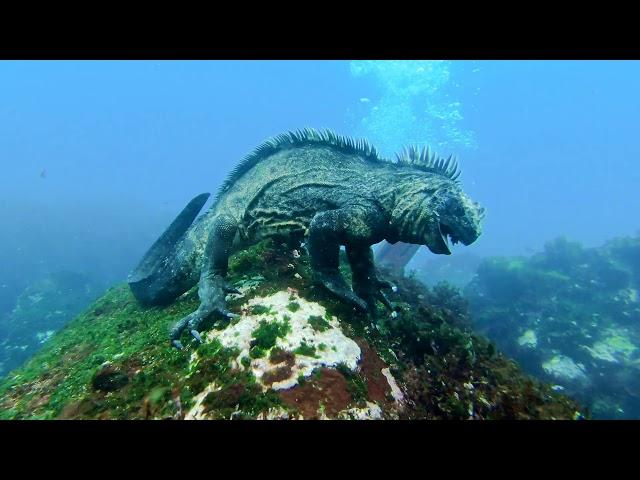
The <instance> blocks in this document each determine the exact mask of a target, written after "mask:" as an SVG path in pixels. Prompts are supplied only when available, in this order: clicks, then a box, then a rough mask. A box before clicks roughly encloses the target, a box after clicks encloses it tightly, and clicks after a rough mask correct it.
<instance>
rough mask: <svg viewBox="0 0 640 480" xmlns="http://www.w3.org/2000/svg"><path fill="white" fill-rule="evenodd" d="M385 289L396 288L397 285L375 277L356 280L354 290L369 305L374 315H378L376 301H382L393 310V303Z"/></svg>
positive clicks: (368, 307)
mask: <svg viewBox="0 0 640 480" xmlns="http://www.w3.org/2000/svg"><path fill="white" fill-rule="evenodd" d="M383 289H387V290H392V291H393V290H394V289H395V286H394V285H393V284H392V283H391V282H387V281H386V280H379V279H377V278H373V279H372V280H367V281H364V282H362V281H360V282H357V281H355V280H354V283H353V290H354V292H355V293H356V294H357V295H358V297H360V298H361V299H362V300H364V302H365V303H366V305H367V309H368V311H369V313H370V314H371V316H372V317H374V318H375V317H376V312H377V310H376V301H380V302H382V304H383V305H384V306H385V307H386V308H387V309H388V310H389V311H392V310H393V305H391V302H390V301H389V299H388V298H387V296H386V295H385V294H384V292H383V291H382V290H383Z"/></svg>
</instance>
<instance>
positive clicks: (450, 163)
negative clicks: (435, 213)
mask: <svg viewBox="0 0 640 480" xmlns="http://www.w3.org/2000/svg"><path fill="white" fill-rule="evenodd" d="M396 158H397V163H398V164H400V165H407V166H411V167H415V168H418V169H420V170H424V171H425V172H432V173H437V174H439V175H443V176H445V177H448V178H450V179H451V180H453V181H454V182H457V181H458V177H459V176H460V173H461V172H460V171H459V169H458V162H457V160H456V159H455V158H453V155H451V156H449V158H448V159H445V158H443V157H438V156H437V155H436V154H435V152H434V153H430V152H429V147H425V148H423V149H422V150H419V149H418V148H417V147H415V146H411V147H408V148H405V149H403V150H402V151H401V152H400V153H398V154H397V155H396Z"/></svg>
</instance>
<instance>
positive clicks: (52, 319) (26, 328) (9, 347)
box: [0, 271, 99, 376]
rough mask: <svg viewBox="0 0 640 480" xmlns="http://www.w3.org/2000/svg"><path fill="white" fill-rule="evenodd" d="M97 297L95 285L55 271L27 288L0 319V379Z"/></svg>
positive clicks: (83, 279)
mask: <svg viewBox="0 0 640 480" xmlns="http://www.w3.org/2000/svg"><path fill="white" fill-rule="evenodd" d="M98 295H99V290H98V287H97V285H96V284H95V282H93V281H92V280H91V279H89V278H88V277H86V276H85V275H82V274H79V273H74V272H65V271H62V272H56V273H52V274H49V275H47V276H45V277H44V278H42V279H40V280H39V281H37V282H34V283H33V284H32V285H30V286H29V287H27V288H26V289H25V290H24V291H23V292H22V293H21V294H20V295H19V296H18V298H17V301H16V305H15V307H14V308H13V310H12V311H11V312H10V313H8V314H6V315H4V316H0V376H2V375H4V374H5V373H6V372H7V371H9V370H11V369H12V368H15V367H17V366H18V365H20V364H21V363H22V362H24V361H25V360H26V359H27V358H29V357H30V356H31V355H33V353H34V352H36V351H37V350H38V349H40V348H41V347H42V345H43V344H44V343H46V342H47V341H48V340H49V339H50V338H51V336H52V335H53V334H54V333H55V332H56V331H57V330H58V329H60V328H61V327H62V326H64V325H65V324H66V323H67V322H68V321H70V320H71V319H73V317H75V316H76V315H77V314H78V313H80V312H81V311H82V309H84V308H86V306H87V305H88V304H89V303H90V302H91V301H93V300H95V299H96V298H97V296H98Z"/></svg>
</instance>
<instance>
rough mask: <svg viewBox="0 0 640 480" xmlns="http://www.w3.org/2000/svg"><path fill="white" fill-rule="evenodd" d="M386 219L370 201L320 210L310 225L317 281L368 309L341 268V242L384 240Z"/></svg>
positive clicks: (348, 300) (343, 243)
mask: <svg viewBox="0 0 640 480" xmlns="http://www.w3.org/2000/svg"><path fill="white" fill-rule="evenodd" d="M382 225H384V219H383V218H382V215H381V214H380V212H379V210H378V209H377V208H376V207H375V206H373V205H368V204H366V203H365V204H358V205H351V206H348V207H344V208H340V209H336V210H328V211H325V212H319V213H317V214H316V215H315V216H314V217H313V219H312V220H311V223H310V225H309V256H310V257H311V258H310V259H311V267H312V269H313V274H314V281H315V282H316V283H319V284H321V285H322V286H324V287H325V288H326V289H327V290H329V291H330V292H331V293H333V294H334V295H336V296H337V297H339V298H341V299H342V300H344V301H346V302H348V303H350V304H352V305H353V306H354V307H356V308H357V309H358V310H360V311H362V312H366V311H367V310H368V305H367V302H366V301H365V300H363V299H362V298H360V297H359V296H358V295H356V293H354V292H353V290H351V288H349V286H348V285H347V283H346V281H345V280H344V278H343V277H342V275H341V274H340V271H339V269H338V267H339V262H340V256H339V254H340V245H346V246H350V245H351V246H355V245H358V246H364V247H368V246H369V245H372V244H374V243H377V242H379V241H380V240H381V239H382V228H383V227H382Z"/></svg>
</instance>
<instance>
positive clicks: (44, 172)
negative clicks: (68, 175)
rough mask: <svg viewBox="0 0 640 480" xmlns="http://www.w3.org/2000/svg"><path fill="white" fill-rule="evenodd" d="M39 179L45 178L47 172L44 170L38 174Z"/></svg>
mask: <svg viewBox="0 0 640 480" xmlns="http://www.w3.org/2000/svg"><path fill="white" fill-rule="evenodd" d="M40 178H47V171H46V170H45V169H43V170H42V171H41V172H40Z"/></svg>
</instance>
